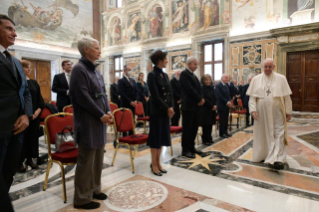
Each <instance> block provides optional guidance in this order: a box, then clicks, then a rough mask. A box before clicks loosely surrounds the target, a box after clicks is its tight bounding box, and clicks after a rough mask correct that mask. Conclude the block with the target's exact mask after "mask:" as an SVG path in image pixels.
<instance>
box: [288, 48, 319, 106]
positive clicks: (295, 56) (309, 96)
mask: <svg viewBox="0 0 319 212" xmlns="http://www.w3.org/2000/svg"><path fill="white" fill-rule="evenodd" d="M318 61H319V51H307V52H293V53H288V55H287V79H288V83H289V85H290V88H291V91H292V96H291V99H292V105H293V110H295V111H308V112H319V92H318V88H319V87H318V85H319V64H318Z"/></svg>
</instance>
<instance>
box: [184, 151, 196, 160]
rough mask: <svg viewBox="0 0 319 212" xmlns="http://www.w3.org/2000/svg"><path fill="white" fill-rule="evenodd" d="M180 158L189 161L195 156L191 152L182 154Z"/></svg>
mask: <svg viewBox="0 0 319 212" xmlns="http://www.w3.org/2000/svg"><path fill="white" fill-rule="evenodd" d="M182 156H183V157H185V158H190V159H193V158H195V154H194V153H192V152H182Z"/></svg>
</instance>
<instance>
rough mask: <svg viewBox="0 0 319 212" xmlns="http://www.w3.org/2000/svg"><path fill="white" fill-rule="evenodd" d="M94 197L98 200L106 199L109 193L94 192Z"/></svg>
mask: <svg viewBox="0 0 319 212" xmlns="http://www.w3.org/2000/svg"><path fill="white" fill-rule="evenodd" d="M93 198H94V199H98V200H106V199H107V195H106V194H104V193H99V194H94V193H93Z"/></svg>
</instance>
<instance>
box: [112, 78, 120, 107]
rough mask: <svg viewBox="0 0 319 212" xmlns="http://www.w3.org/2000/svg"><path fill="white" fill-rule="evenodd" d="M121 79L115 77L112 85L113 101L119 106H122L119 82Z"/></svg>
mask: <svg viewBox="0 0 319 212" xmlns="http://www.w3.org/2000/svg"><path fill="white" fill-rule="evenodd" d="M119 79H120V78H119V77H115V81H114V83H113V84H112V85H111V101H112V102H113V103H115V104H117V106H120V96H119V93H118V82H119Z"/></svg>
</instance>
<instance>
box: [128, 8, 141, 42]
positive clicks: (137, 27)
mask: <svg viewBox="0 0 319 212" xmlns="http://www.w3.org/2000/svg"><path fill="white" fill-rule="evenodd" d="M140 19H141V12H134V13H130V14H129V15H128V21H127V31H126V33H127V35H126V36H127V38H128V40H129V42H135V41H139V40H140V39H141V31H142V28H141V20H140Z"/></svg>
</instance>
